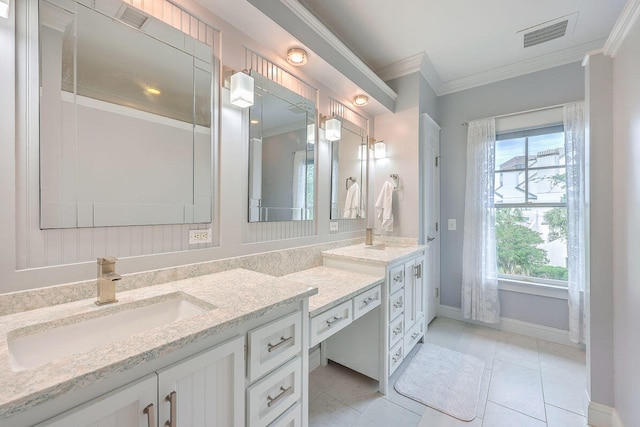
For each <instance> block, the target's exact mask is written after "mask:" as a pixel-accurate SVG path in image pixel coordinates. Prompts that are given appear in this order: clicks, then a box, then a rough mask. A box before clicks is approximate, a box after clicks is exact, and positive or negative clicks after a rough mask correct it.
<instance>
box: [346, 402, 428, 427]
mask: <svg viewBox="0 0 640 427" xmlns="http://www.w3.org/2000/svg"><path fill="white" fill-rule="evenodd" d="M419 421H420V415H417V414H415V413H413V412H411V411H409V410H407V409H405V408H403V407H401V406H398V405H396V404H395V403H393V402H390V401H388V400H387V399H378V400H375V401H373V402H371V404H370V405H368V406H367V408H366V409H365V411H364V412H363V413H362V414H361V415H360V416H359V417H358V419H357V420H356V422H355V423H354V424H353V426H354V427H370V426H380V427H390V426H402V427H415V426H417V425H418V422H419Z"/></svg>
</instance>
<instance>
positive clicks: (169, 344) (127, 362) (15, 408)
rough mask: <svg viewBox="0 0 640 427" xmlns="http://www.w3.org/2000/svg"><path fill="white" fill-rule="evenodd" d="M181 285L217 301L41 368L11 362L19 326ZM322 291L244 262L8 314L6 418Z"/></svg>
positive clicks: (3, 357)
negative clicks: (113, 297)
mask: <svg viewBox="0 0 640 427" xmlns="http://www.w3.org/2000/svg"><path fill="white" fill-rule="evenodd" d="M265 289H268V292H265ZM176 292H184V293H186V294H187V295H189V296H192V297H195V298H197V299H199V300H201V301H203V302H204V303H206V304H212V305H213V306H215V307H217V308H215V309H213V310H211V311H208V312H205V313H204V314H200V315H196V316H194V317H191V318H188V319H185V320H181V321H178V322H174V323H172V324H170V325H168V326H166V327H158V328H155V329H151V330H149V331H147V332H144V333H138V334H136V335H133V336H131V337H129V338H125V339H121V340H118V341H115V342H113V343H111V344H106V345H103V346H101V347H98V348H94V349H92V350H91V351H89V352H87V353H81V354H73V355H71V356H68V357H63V358H60V359H58V360H55V361H53V362H50V363H48V364H46V365H43V366H40V367H38V368H35V369H27V370H23V371H19V372H14V371H13V370H12V369H11V361H10V355H9V351H8V344H7V336H8V335H9V336H13V334H16V333H19V332H18V331H16V329H22V328H29V329H30V331H29V332H30V333H34V332H37V331H38V330H39V329H41V328H40V326H39V325H48V327H55V326H56V325H58V324H62V323H64V319H68V318H69V317H70V316H74V317H75V316H81V317H85V316H86V317H93V316H95V313H96V312H98V311H101V310H117V308H118V307H121V306H123V305H126V304H141V301H144V300H148V299H149V298H160V299H162V295H165V296H168V295H169V294H175V293H176ZM316 293H317V289H316V288H315V287H313V285H311V284H303V283H299V282H295V281H292V280H290V279H287V278H275V277H273V276H268V275H265V274H261V273H256V272H253V271H248V270H243V269H236V270H229V271H225V272H221V273H216V274H211V275H206V276H200V277H195V278H191V279H185V280H180V281H176V282H171V283H166V284H163V285H156V286H148V287H144V288H140V289H135V290H131V291H127V292H121V293H119V294H118V295H117V297H118V302H117V303H115V304H110V305H106V306H101V307H98V306H96V305H95V304H94V300H95V298H93V299H86V300H81V301H75V302H72V303H68V304H62V305H56V306H52V307H47V308H42V309H38V310H32V311H28V312H22V313H16V314H11V315H7V316H3V317H0V424H2V420H3V419H5V418H8V417H10V416H12V415H14V414H17V413H20V412H22V411H25V410H28V409H29V408H32V407H34V406H35V405H38V404H39V403H42V402H45V401H47V400H50V399H53V398H55V397H58V396H61V395H63V394H64V393H67V392H70V391H74V390H79V389H81V388H82V387H84V386H86V385H88V384H91V383H93V382H95V381H97V380H100V379H102V378H107V377H110V376H113V375H115V374H118V373H121V372H123V371H126V370H127V369H130V368H132V367H134V366H137V365H141V364H143V363H145V362H148V361H150V360H154V359H156V358H158V357H160V356H162V355H166V354H169V353H171V352H173V351H176V350H178V349H181V348H183V347H184V346H187V345H189V344H190V343H194V342H196V341H199V340H201V339H204V338H207V337H210V336H213V335H216V334H218V333H221V332H223V331H228V330H230V329H231V328H233V327H234V326H237V325H239V324H241V323H242V322H245V321H248V320H250V319H254V318H257V317H259V316H261V315H263V314H265V313H267V312H269V311H271V310H273V309H275V308H277V307H280V306H283V305H286V304H290V303H294V302H296V301H300V300H302V299H304V298H307V297H310V296H312V295H315V294H316ZM44 327H46V326H44Z"/></svg>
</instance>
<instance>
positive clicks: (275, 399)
mask: <svg viewBox="0 0 640 427" xmlns="http://www.w3.org/2000/svg"><path fill="white" fill-rule="evenodd" d="M292 387H293V386H289V387H287V388H284V387H282V386H280V394H279V395H277V396H276V397H271V396H267V406H268V407H269V408H271V407H272V406H273V405H275V404H276V403H278V401H279V400H280V399H282V398H283V397H284V396H285V395H286V394H287V393H288V392H289V390H291V388H292Z"/></svg>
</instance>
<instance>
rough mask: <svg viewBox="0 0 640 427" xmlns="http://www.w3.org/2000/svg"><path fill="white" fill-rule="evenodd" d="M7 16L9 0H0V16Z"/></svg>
mask: <svg viewBox="0 0 640 427" xmlns="http://www.w3.org/2000/svg"><path fill="white" fill-rule="evenodd" d="M8 17H9V0H0V18H8Z"/></svg>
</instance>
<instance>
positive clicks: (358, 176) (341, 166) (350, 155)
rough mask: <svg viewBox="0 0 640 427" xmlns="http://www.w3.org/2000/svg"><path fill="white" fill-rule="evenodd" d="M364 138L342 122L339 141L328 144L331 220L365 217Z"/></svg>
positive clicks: (365, 154) (357, 128)
mask: <svg viewBox="0 0 640 427" xmlns="http://www.w3.org/2000/svg"><path fill="white" fill-rule="evenodd" d="M366 156H367V136H366V132H365V130H364V129H362V128H361V127H359V126H357V125H356V124H354V123H352V122H350V121H348V120H346V119H342V132H341V135H340V140H338V141H333V142H332V143H331V219H333V220H336V219H359V218H364V217H365V212H366V206H365V205H366V201H365V194H366V191H365V189H366V188H367V173H366V165H367V157H366Z"/></svg>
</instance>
